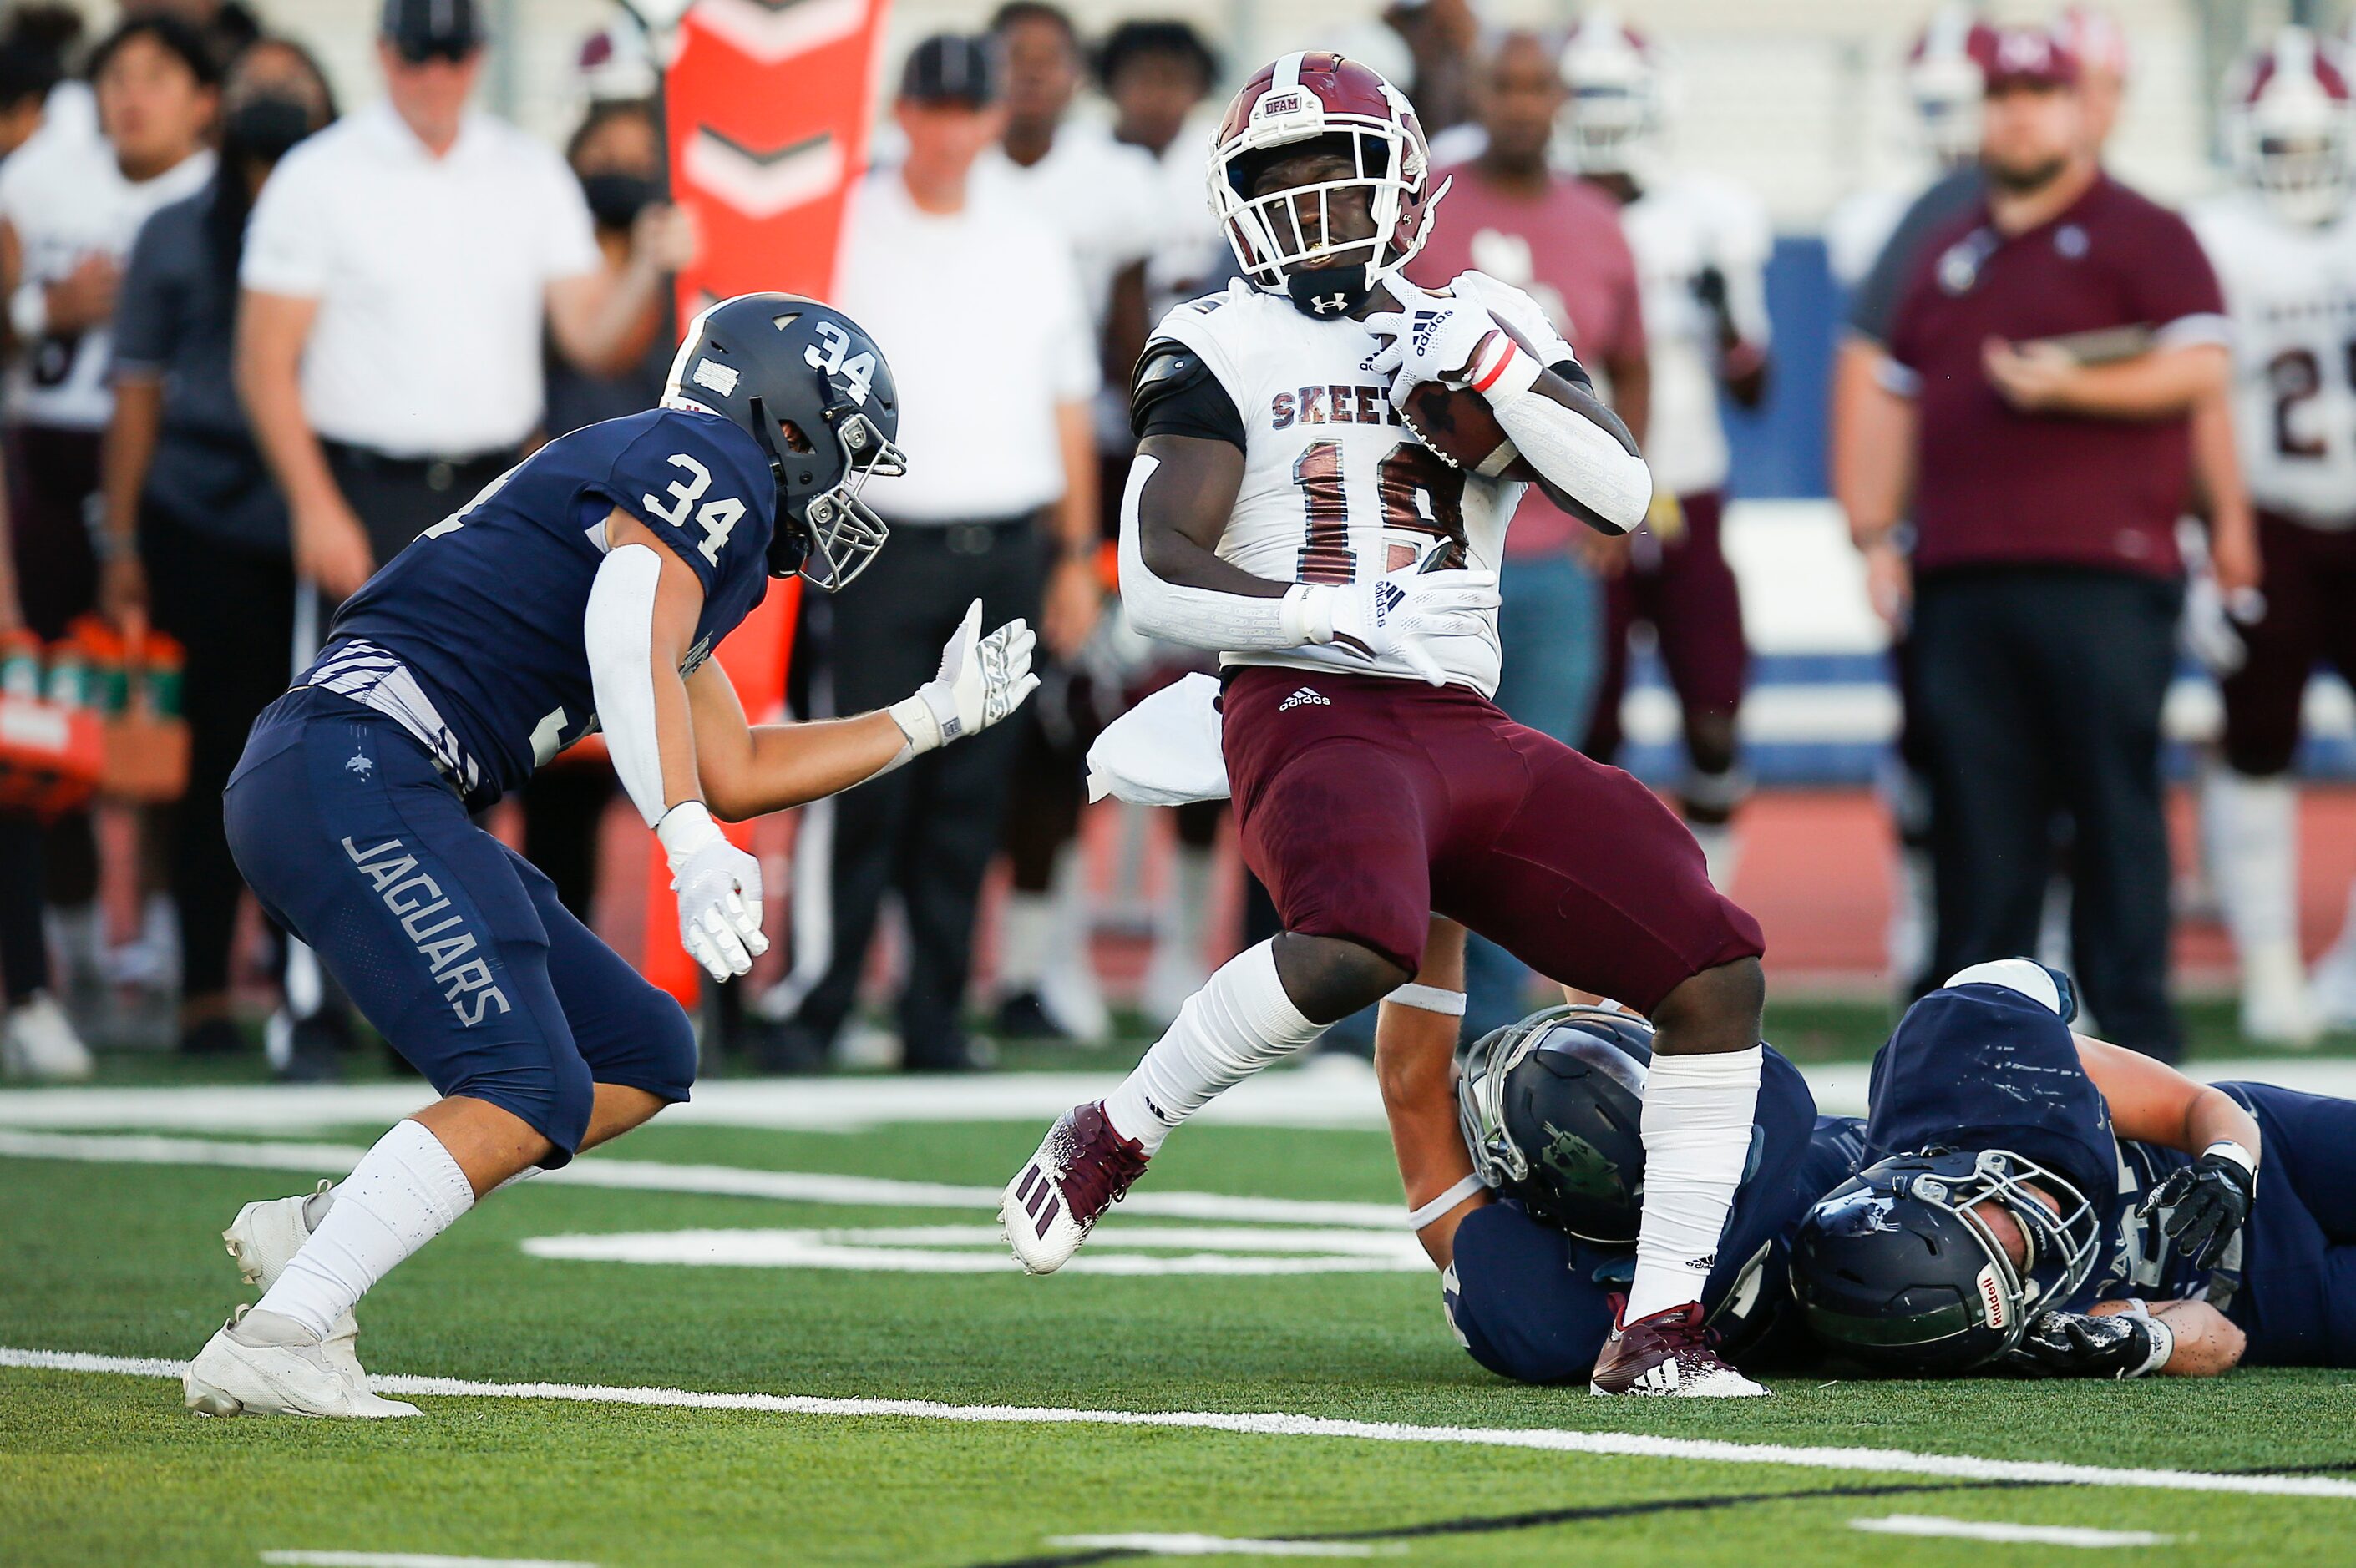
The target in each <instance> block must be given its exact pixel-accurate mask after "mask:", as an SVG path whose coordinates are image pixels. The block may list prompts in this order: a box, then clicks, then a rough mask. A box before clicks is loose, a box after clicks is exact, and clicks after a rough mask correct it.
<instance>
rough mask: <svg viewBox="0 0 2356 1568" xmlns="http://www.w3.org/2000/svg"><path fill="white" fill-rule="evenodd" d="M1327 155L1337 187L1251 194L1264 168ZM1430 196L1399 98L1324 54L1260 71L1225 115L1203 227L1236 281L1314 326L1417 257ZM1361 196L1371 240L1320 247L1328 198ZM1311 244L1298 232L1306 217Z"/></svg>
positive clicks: (1433, 201) (1412, 121)
mask: <svg viewBox="0 0 2356 1568" xmlns="http://www.w3.org/2000/svg"><path fill="white" fill-rule="evenodd" d="M1312 152H1319V153H1322V152H1330V153H1332V154H1333V155H1335V156H1336V157H1339V158H1341V159H1344V160H1345V161H1347V162H1348V163H1349V165H1351V172H1350V173H1349V174H1348V175H1346V176H1342V177H1340V178H1336V179H1327V180H1312V181H1310V182H1308V183H1306V184H1302V185H1294V186H1286V187H1282V188H1280V189H1277V190H1270V191H1261V190H1259V189H1258V182H1259V179H1260V177H1261V176H1263V175H1264V174H1266V173H1267V171H1268V170H1269V167H1270V166H1271V165H1275V164H1277V163H1279V162H1280V161H1282V160H1284V159H1286V158H1290V157H1295V156H1298V155H1301V154H1303V153H1312ZM1446 191H1447V187H1445V186H1442V187H1440V190H1439V191H1438V192H1434V191H1433V190H1432V189H1431V153H1430V148H1429V147H1428V146H1426V145H1425V144H1424V139H1423V127H1422V126H1421V125H1420V124H1419V123H1418V122H1417V120H1416V117H1415V110H1414V109H1413V108H1412V107H1411V106H1410V105H1409V104H1408V101H1407V95H1406V94H1405V93H1403V92H1401V91H1399V90H1398V88H1396V87H1393V86H1392V85H1391V84H1390V83H1389V82H1388V81H1386V80H1384V79H1383V78H1382V76H1381V75H1380V74H1379V73H1378V72H1376V70H1375V69H1373V68H1372V67H1370V66H1365V65H1362V64H1360V63H1359V62H1358V61H1356V60H1354V59H1344V58H1343V57H1342V56H1340V55H1337V54H1333V53H1331V52H1327V51H1319V52H1315V53H1309V54H1290V55H1286V56H1284V57H1283V58H1281V59H1278V60H1276V61H1275V62H1274V63H1273V64H1270V65H1267V66H1264V67H1262V68H1261V69H1260V70H1259V72H1258V75H1256V76H1254V77H1253V78H1252V79H1251V80H1249V81H1248V82H1246V83H1244V85H1243V88H1242V90H1241V91H1238V92H1237V94H1236V95H1235V98H1234V99H1233V100H1232V101H1229V103H1228V104H1227V112H1226V118H1225V119H1224V120H1222V121H1221V122H1220V123H1219V131H1218V135H1217V137H1216V139H1215V141H1214V142H1213V143H1212V144H1211V168H1210V201H1211V216H1212V218H1213V219H1215V221H1216V222H1217V223H1218V224H1219V227H1220V228H1221V229H1222V230H1223V231H1225V233H1226V237H1227V243H1228V245H1229V246H1230V247H1232V248H1233V249H1234V251H1235V253H1236V262H1237V265H1238V266H1240V267H1241V268H1242V269H1243V271H1244V275H1245V276H1246V277H1248V278H1249V279H1250V280H1251V281H1252V283H1254V284H1255V285H1257V286H1258V287H1259V288H1262V289H1265V290H1267V291H1268V292H1269V293H1280V294H1286V295H1288V296H1289V297H1290V299H1291V300H1292V302H1293V304H1295V305H1297V306H1299V307H1300V308H1301V311H1303V312H1304V313H1306V314H1308V315H1313V316H1317V317H1320V318H1324V319H1333V318H1338V317H1341V316H1344V315H1348V314H1349V313H1350V312H1351V311H1353V310H1355V309H1356V308H1357V307H1358V306H1359V305H1360V304H1363V303H1364V302H1365V298H1366V295H1367V294H1369V293H1372V292H1373V290H1374V287H1375V285H1376V284H1377V283H1381V282H1382V281H1383V280H1384V279H1386V278H1387V277H1390V276H1391V275H1393V274H1394V273H1396V272H1398V270H1399V269H1400V268H1402V267H1404V266H1406V265H1407V263H1408V261H1409V259H1411V258H1412V257H1413V256H1414V255H1415V253H1416V252H1417V251H1420V250H1422V249H1423V242H1424V239H1425V237H1426V236H1427V235H1428V234H1429V233H1430V229H1431V219H1432V214H1433V213H1434V211H1436V210H1437V208H1438V205H1439V198H1440V196H1442V195H1445V194H1446ZM1355 192H1364V193H1365V197H1366V199H1367V203H1368V206H1369V209H1370V211H1371V214H1372V216H1373V219H1374V232H1373V234H1372V235H1371V236H1368V237H1365V238H1363V239H1352V240H1343V241H1340V242H1338V243H1337V242H1335V241H1334V240H1333V239H1332V237H1331V236H1332V227H1331V226H1332V224H1333V219H1334V206H1333V203H1334V197H1337V196H1340V195H1343V194H1344V193H1355ZM1312 203H1313V212H1314V215H1315V222H1316V233H1315V236H1314V237H1313V238H1312V236H1310V235H1309V234H1308V233H1306V232H1305V231H1304V229H1303V226H1302V218H1303V216H1304V214H1305V213H1306V212H1308V211H1310V210H1312Z"/></svg>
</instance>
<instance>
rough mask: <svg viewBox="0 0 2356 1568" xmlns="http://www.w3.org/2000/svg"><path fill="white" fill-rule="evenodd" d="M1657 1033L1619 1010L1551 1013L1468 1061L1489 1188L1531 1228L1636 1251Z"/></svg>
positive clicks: (1462, 1072)
mask: <svg viewBox="0 0 2356 1568" xmlns="http://www.w3.org/2000/svg"><path fill="white" fill-rule="evenodd" d="M1652 1061H1653V1026H1652V1025H1650V1024H1648V1023H1646V1022H1645V1021H1644V1019H1640V1018H1638V1017H1636V1016H1635V1015H1634V1014H1633V1013H1623V1012H1618V1011H1615V1010H1613V1009H1612V1008H1592V1007H1563V1008H1547V1009H1546V1010H1545V1011H1544V1012H1540V1013H1533V1014H1531V1015H1530V1016H1529V1017H1528V1018H1526V1019H1522V1020H1521V1022H1519V1023H1516V1024H1509V1025H1507V1026H1506V1027H1505V1028H1504V1029H1492V1030H1491V1031H1490V1032H1489V1033H1487V1034H1484V1035H1483V1036H1482V1037H1481V1038H1480V1039H1478V1040H1474V1041H1473V1042H1472V1044H1470V1045H1468V1046H1466V1047H1465V1048H1464V1050H1463V1051H1462V1055H1461V1056H1460V1057H1459V1058H1458V1063H1457V1065H1458V1072H1457V1078H1456V1115H1457V1119H1458V1122H1459V1123H1460V1125H1462V1127H1463V1129H1464V1143H1465V1147H1467V1148H1469V1149H1470V1150H1471V1151H1472V1167H1473V1169H1474V1170H1476V1171H1477V1172H1479V1174H1480V1177H1481V1179H1482V1180H1483V1181H1485V1182H1487V1183H1488V1184H1489V1185H1490V1186H1491V1187H1493V1188H1494V1189H1497V1190H1498V1191H1499V1192H1501V1193H1503V1194H1505V1196H1506V1197H1508V1198H1512V1199H1515V1200H1517V1201H1519V1202H1520V1203H1521V1205H1522V1206H1523V1207H1524V1208H1526V1209H1527V1210H1528V1211H1530V1214H1531V1216H1532V1217H1533V1218H1535V1219H1537V1220H1541V1221H1545V1222H1546V1223H1547V1224H1549V1225H1552V1226H1554V1227H1556V1228H1557V1229H1558V1230H1561V1231H1565V1232H1569V1234H1571V1235H1574V1236H1577V1237H1579V1238H1580V1239H1581V1240H1583V1241H1589V1242H1596V1243H1602V1244H1605V1245H1609V1246H1626V1245H1629V1244H1631V1243H1633V1242H1634V1241H1635V1239H1636V1226H1637V1221H1638V1219H1639V1218H1640V1216H1641V1215H1642V1214H1643V1212H1644V1129H1643V1121H1644V1075H1645V1072H1646V1071H1647V1070H1648V1069H1649V1068H1650V1066H1651V1065H1652Z"/></svg>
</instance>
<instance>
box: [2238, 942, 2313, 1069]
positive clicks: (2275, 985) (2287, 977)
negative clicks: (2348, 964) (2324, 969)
mask: <svg viewBox="0 0 2356 1568" xmlns="http://www.w3.org/2000/svg"><path fill="white" fill-rule="evenodd" d="M2322 1033H2323V1020H2322V1019H2321V1018H2319V1016H2318V1015H2317V1013H2316V1008H2315V1003H2314V1001H2313V999H2312V998H2311V997H2310V996H2309V995H2308V986H2307V971H2306V969H2305V967H2304V966H2303V965H2301V964H2300V962H2299V956H2298V949H2297V946H2295V945H2293V944H2289V943H2285V944H2282V945H2280V946H2279V947H2272V946H2269V947H2260V948H2254V949H2252V950H2251V951H2250V952H2248V953H2245V954H2244V955H2242V1038H2243V1039H2244V1040H2249V1041H2250V1042H2251V1043H2252V1044H2254V1045H2274V1046H2285V1047H2287V1048H2289V1049H2290V1050H2293V1051H2306V1050H2308V1049H2309V1048H2310V1047H2312V1046H2313V1045H2314V1044H2315V1042H2316V1039H2317V1037H2318V1036H2319V1035H2321V1034H2322Z"/></svg>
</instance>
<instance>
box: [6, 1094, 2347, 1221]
mask: <svg viewBox="0 0 2356 1568" xmlns="http://www.w3.org/2000/svg"><path fill="white" fill-rule="evenodd" d="M1867 1066H1868V1064H1867V1063H1865V1062H1863V1061H1835V1062H1826V1063H1823V1064H1820V1065H1813V1066H1806V1067H1803V1068H1802V1069H1801V1070H1800V1071H1801V1072H1802V1074H1803V1075H1804V1077H1805V1078H1806V1079H1807V1081H1808V1088H1809V1090H1810V1091H1811V1092H1812V1093H1815V1097H1816V1108H1817V1109H1818V1110H1820V1111H1822V1112H1824V1113H1825V1114H1826V1115H1862V1114H1863V1113H1864V1110H1865V1090H1866V1073H1867ZM2189 1071H2190V1072H2191V1073H2192V1075H2193V1076H2194V1077H2196V1078H2199V1079H2201V1080H2203V1081H2204V1082H2210V1083H2213V1082H2215V1081H2217V1080H2219V1079H2222V1078H2246V1079H2253V1080H2254V1081H2256V1082H2258V1083H2277V1084H2280V1085H2281V1086H2282V1087H2284V1088H2286V1089H2297V1090H2300V1091H2302V1092H2303V1093H2309V1094H2329V1095H2336V1096H2338V1097H2340V1098H2341V1099H2356V1057H2335V1058H2323V1059H2318V1058H2315V1057H2265V1058H2249V1059H2245V1060H2239V1061H2202V1062H2195V1063H2192V1064H2191V1065H2190V1069H2189ZM1118 1082H1119V1073H1117V1072H1109V1071H1108V1072H1095V1073H1088V1072H1009V1073H1002V1074H999V1075H997V1076H994V1077H982V1078H958V1079H953V1080H949V1081H948V1082H942V1081H939V1080H935V1079H927V1078H925V1077H921V1076H919V1077H913V1078H903V1077H857V1078H834V1079H808V1078H794V1079H783V1080H760V1079H729V1080H724V1081H723V1082H720V1083H705V1084H699V1085H697V1087H696V1091H695V1098H694V1099H693V1100H692V1101H691V1102H689V1103H688V1104H684V1105H674V1106H672V1107H671V1108H670V1109H669V1110H667V1111H665V1112H664V1113H663V1115H662V1120H661V1122H660V1124H659V1125H662V1126H665V1127H754V1128H762V1129H769V1130H778V1131H792V1132H822V1133H859V1132H864V1131H866V1130H868V1129H869V1128H872V1127H877V1126H888V1125H893V1124H895V1123H937V1122H1035V1123H1037V1124H1038V1125H1039V1126H1040V1127H1041V1128H1042V1129H1043V1130H1044V1128H1045V1126H1046V1125H1047V1124H1048V1123H1049V1122H1052V1121H1053V1120H1055V1117H1057V1116H1059V1115H1063V1114H1064V1112H1066V1111H1067V1110H1069V1109H1071V1107H1073V1106H1074V1105H1076V1104H1081V1103H1083V1102H1085V1101H1088V1100H1098V1099H1102V1098H1103V1097H1104V1095H1105V1094H1106V1093H1107V1092H1108V1091H1109V1090H1110V1089H1111V1088H1112V1087H1113V1085H1114V1084H1115V1083H1118ZM431 1093H432V1091H430V1090H428V1089H425V1088H424V1087H423V1086H422V1085H419V1084H416V1083H337V1084H299V1085H298V1084H280V1083H257V1084H245V1085H239V1086H229V1085H221V1086H216V1087H211V1088H188V1089H5V1090H0V1127H21V1128H25V1129H27V1130H31V1129H37V1128H46V1129H48V1130H51V1131H58V1132H63V1131H70V1130H76V1129H88V1128H108V1129H114V1128H125V1127H138V1128H145V1129H149V1130H153V1131H157V1132H186V1133H207V1134H220V1133H264V1134H268V1133H275V1134H279V1135H282V1136H284V1135H295V1134H302V1133H305V1132H309V1131H312V1130H313V1129H316V1128H320V1127H348V1126H354V1125H368V1126H377V1127H385V1126H391V1125H392V1124H393V1123H394V1122H396V1121H398V1120H399V1119H401V1118H402V1117H403V1116H406V1115H410V1114H411V1113H412V1112H413V1111H415V1110H417V1109H418V1108H419V1107H420V1106H422V1105H423V1104H425V1102H426V1099H427V1098H428V1096H429V1095H430V1094H431ZM1194 1121H1195V1122H1197V1123H1205V1124H1209V1125H1227V1126H1258V1127H1300V1128H1309V1129H1344V1130H1346V1129H1356V1128H1371V1129H1376V1130H1380V1129H1381V1128H1382V1127H1384V1126H1385V1125H1387V1124H1386V1123H1385V1121H1384V1118H1383V1105H1382V1096H1381V1094H1380V1093H1379V1092H1378V1091H1377V1090H1376V1087H1375V1080H1374V1074H1373V1073H1371V1072H1367V1073H1365V1074H1363V1075H1359V1076H1355V1077H1342V1076H1339V1075H1329V1074H1328V1073H1326V1072H1300V1071H1278V1072H1262V1073H1260V1074H1258V1076H1257V1077H1253V1078H1249V1079H1247V1080H1245V1081H1244V1082H1243V1083H1239V1084H1237V1085H1236V1087H1234V1088H1233V1089H1230V1090H1228V1091H1227V1092H1226V1093H1224V1094H1222V1095H1220V1096H1219V1097H1218V1098H1217V1099H1215V1100H1214V1101H1212V1102H1211V1103H1210V1104H1208V1105H1207V1106H1205V1107H1204V1109H1203V1111H1202V1112H1201V1113H1200V1114H1199V1115H1196V1116H1195V1117H1194ZM1146 1196H1147V1195H1146V1194H1144V1193H1137V1194H1135V1195H1133V1196H1132V1197H1131V1198H1130V1200H1129V1203H1130V1207H1132V1208H1133V1207H1134V1206H1135V1205H1136V1204H1137V1203H1138V1202H1139V1201H1140V1200H1142V1199H1143V1198H1145V1197H1146ZM1198 1217H1200V1218H1212V1217H1214V1216H1207V1215H1206V1216H1198Z"/></svg>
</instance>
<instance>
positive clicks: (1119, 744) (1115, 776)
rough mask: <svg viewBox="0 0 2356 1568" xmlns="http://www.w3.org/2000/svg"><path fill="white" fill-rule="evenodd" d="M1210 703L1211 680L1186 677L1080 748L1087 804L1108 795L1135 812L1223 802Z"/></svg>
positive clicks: (1214, 693) (1222, 763) (1213, 702)
mask: <svg viewBox="0 0 2356 1568" xmlns="http://www.w3.org/2000/svg"><path fill="white" fill-rule="evenodd" d="M1218 698H1219V683H1218V682H1217V681H1216V680H1215V679H1213V678H1212V677H1209V676H1207V675H1190V676H1187V677H1185V678H1184V679H1183V680H1181V681H1179V682H1178V683H1177V684H1176V685H1174V686H1165V687H1163V688H1162V689H1161V690H1160V691H1157V692H1155V693H1154V694H1153V695H1152V696H1151V697H1149V698H1147V699H1145V700H1144V701H1142V702H1141V703H1139V704H1138V705H1137V706H1136V707H1134V708H1132V709H1130V710H1129V711H1128V712H1126V713H1124V714H1122V715H1121V716H1120V717H1119V718H1118V719H1116V720H1113V721H1112V723H1111V724H1110V725H1108V726H1107V727H1106V730H1105V732H1104V733H1103V734H1101V735H1099V736H1098V737H1097V743H1096V744H1095V745H1093V746H1090V747H1089V748H1088V799H1090V800H1091V801H1097V800H1102V799H1103V798H1104V797H1105V796H1106V795H1118V796H1119V798H1121V799H1122V800H1128V801H1134V802H1136V803H1137V804H1138V805H1185V804H1186V803H1187V802H1188V801H1193V800H1225V799H1226V798H1227V760H1226V755H1225V753H1223V752H1221V751H1220V749H1219V709H1218V707H1217V703H1218Z"/></svg>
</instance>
